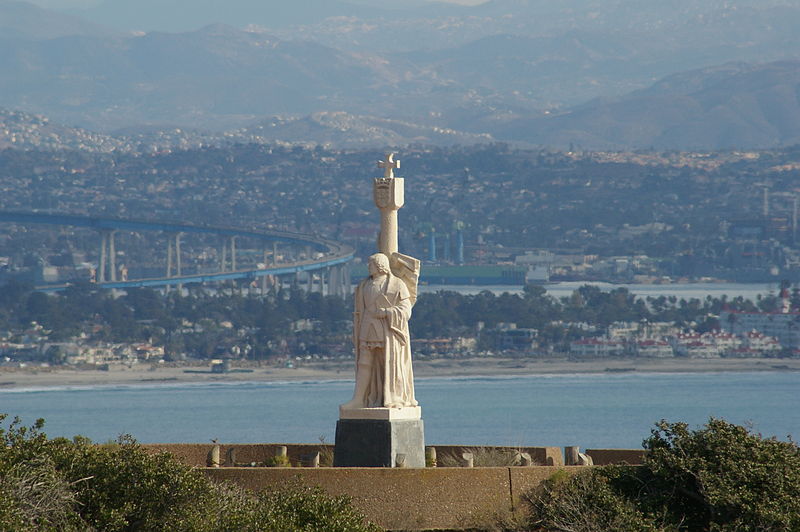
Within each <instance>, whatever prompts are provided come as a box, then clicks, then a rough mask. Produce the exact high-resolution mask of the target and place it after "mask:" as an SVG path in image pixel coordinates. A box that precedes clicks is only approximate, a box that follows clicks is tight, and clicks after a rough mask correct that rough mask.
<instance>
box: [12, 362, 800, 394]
mask: <svg viewBox="0 0 800 532" xmlns="http://www.w3.org/2000/svg"><path fill="white" fill-rule="evenodd" d="M232 369H233V371H232V372H230V373H226V374H219V373H211V371H210V369H209V366H208V365H183V366H177V367H176V366H166V367H165V366H164V365H158V364H155V365H149V364H138V365H134V366H132V367H128V366H123V365H117V366H115V365H112V366H110V367H109V369H108V371H102V370H92V369H71V368H22V369H16V368H0V391H1V390H9V389H20V388H49V387H56V386H102V385H116V384H126V385H136V384H141V385H149V384H158V383H164V384H166V383H184V382H278V381H309V380H311V381H313V380H334V379H345V380H347V379H353V362H352V360H351V361H313V362H311V361H309V362H305V361H304V362H300V363H298V367H295V368H286V367H276V366H271V365H268V364H266V363H264V364H262V365H257V364H248V365H243V366H239V367H237V366H236V364H234V365H233V368H232ZM741 371H800V359H775V358H762V359H758V358H747V359H685V358H669V359H641V358H639V359H632V358H613V359H612V358H608V359H592V360H582V361H575V360H570V359H567V358H547V359H538V358H537V359H518V358H517V359H515V358H498V357H493V358H463V359H434V360H417V361H415V362H414V372H415V375H416V377H417V378H426V377H479V376H519V375H569V374H590V373H629V372H636V373H697V372H741Z"/></svg>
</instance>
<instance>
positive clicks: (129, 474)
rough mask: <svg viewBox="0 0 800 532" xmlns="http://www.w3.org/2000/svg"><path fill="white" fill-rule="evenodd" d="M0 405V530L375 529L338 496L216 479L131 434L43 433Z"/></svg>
mask: <svg viewBox="0 0 800 532" xmlns="http://www.w3.org/2000/svg"><path fill="white" fill-rule="evenodd" d="M5 419H6V416H5V415H3V414H0V530H3V531H6V530H8V531H16V530H26V531H27V530H59V531H62V530H63V531H72V530H103V531H134V530H135V531H156V530H158V531H161V530H170V531H187V532H188V531H192V532H204V531H209V532H211V531H214V532H216V531H230V532H234V531H236V532H238V531H261V530H271V531H273V530H274V531H278V532H280V531H308V532H313V531H323V530H324V531H331V532H361V531H365V532H366V531H369V532H373V531H375V530H378V529H377V528H376V527H375V526H373V525H368V524H365V523H364V517H363V516H362V515H361V514H360V513H359V512H357V511H356V510H355V509H353V507H352V506H350V502H349V500H348V499H347V498H345V497H329V496H327V495H325V494H324V493H323V492H322V491H321V490H319V489H315V488H308V487H302V486H300V485H297V486H293V487H291V488H289V489H284V490H280V491H265V492H263V493H260V494H256V493H253V492H249V491H246V490H243V489H241V488H238V487H235V486H231V485H225V484H223V485H220V484H215V483H213V482H211V481H210V480H208V478H207V477H205V476H204V475H203V474H202V473H200V472H198V471H196V470H194V469H192V468H190V467H188V466H185V465H183V464H181V463H180V462H178V461H177V460H176V459H175V458H174V457H172V456H171V455H169V454H151V453H148V452H146V451H145V450H144V449H142V448H141V446H139V445H138V444H137V443H136V441H134V440H133V439H132V438H131V437H129V436H124V437H121V438H120V439H119V440H118V441H117V442H116V443H110V444H105V445H93V444H92V443H91V442H90V441H89V440H88V439H86V438H80V437H76V438H75V439H74V440H73V441H70V440H67V439H64V438H56V439H52V440H50V439H48V438H47V436H46V435H45V434H44V433H42V432H41V428H42V426H43V422H42V421H41V420H39V421H37V422H36V424H35V425H34V426H32V427H30V428H28V427H24V426H22V425H21V424H20V422H19V420H18V419H15V420H14V421H13V422H11V424H10V425H9V427H8V429H3V428H2V424H1V423H2V422H3V421H4V420H5Z"/></svg>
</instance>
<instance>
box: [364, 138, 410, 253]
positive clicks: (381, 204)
mask: <svg viewBox="0 0 800 532" xmlns="http://www.w3.org/2000/svg"><path fill="white" fill-rule="evenodd" d="M378 168H383V177H376V178H375V179H374V181H373V183H372V195H373V198H374V200H375V206H376V207H378V210H380V213H381V233H380V236H379V237H378V251H380V252H381V253H383V254H384V255H386V256H387V257H391V256H392V255H393V254H395V253H397V251H398V250H397V211H398V210H400V208H401V207H402V206H403V202H404V201H405V198H404V197H403V192H404V180H403V178H402V177H395V176H394V171H395V170H397V169H399V168H400V161H396V160H394V154H393V153H389V154H387V155H386V159H385V160H383V161H379V162H378Z"/></svg>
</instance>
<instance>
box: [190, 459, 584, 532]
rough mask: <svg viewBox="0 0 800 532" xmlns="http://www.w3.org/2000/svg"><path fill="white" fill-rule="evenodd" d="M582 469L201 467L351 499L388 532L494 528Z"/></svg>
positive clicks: (263, 484) (252, 482)
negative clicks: (552, 481)
mask: <svg viewBox="0 0 800 532" xmlns="http://www.w3.org/2000/svg"><path fill="white" fill-rule="evenodd" d="M582 469H585V468H583V467H580V466H561V467H558V466H533V467H477V468H458V467H437V468H424V469H388V468H375V467H337V468H327V467H326V468H260V467H259V468H250V467H243V468H239V467H219V468H203V472H205V474H206V475H208V476H209V477H210V478H211V479H213V480H214V481H218V482H223V481H228V482H233V483H235V484H238V485H239V486H242V487H245V488H247V489H252V490H261V489H264V488H268V487H275V486H285V485H290V484H291V483H292V482H300V483H303V484H307V485H312V486H320V487H321V488H322V489H323V490H324V491H325V492H327V493H329V494H331V495H348V496H349V497H350V498H351V499H352V502H353V505H354V506H356V507H357V508H359V509H360V510H361V511H362V512H364V514H365V515H366V516H367V519H369V520H370V521H372V522H374V523H377V524H378V525H380V526H382V527H384V528H387V529H389V530H436V529H446V530H458V529H469V528H483V527H488V526H490V525H492V524H493V523H496V519H497V517H498V516H506V515H508V514H510V513H511V512H513V511H514V509H516V508H519V506H520V496H521V495H522V494H523V493H525V492H526V491H528V490H529V489H531V488H533V487H535V486H537V485H539V484H540V483H541V482H542V481H543V480H545V479H547V478H549V477H550V476H551V475H553V473H555V472H556V471H560V470H564V471H567V472H568V473H570V474H574V473H576V472H578V471H580V470H582Z"/></svg>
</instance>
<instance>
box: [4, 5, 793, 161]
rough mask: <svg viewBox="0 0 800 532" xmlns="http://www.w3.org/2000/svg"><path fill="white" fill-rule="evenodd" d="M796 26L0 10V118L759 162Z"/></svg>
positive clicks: (612, 8)
mask: <svg viewBox="0 0 800 532" xmlns="http://www.w3.org/2000/svg"><path fill="white" fill-rule="evenodd" d="M208 22H222V23H224V24H212V25H209V26H203V25H204V24H206V23H208ZM200 26H203V27H200ZM245 27H247V31H244V30H243V29H242V28H245ZM797 27H800V6H798V5H796V2H790V1H778V0H763V1H761V2H755V1H752V0H731V1H727V2H722V1H716V0H712V1H709V2H702V3H698V2H694V1H689V0H664V1H662V2H656V1H654V0H646V1H640V2H633V1H630V0H607V1H600V0H565V1H564V2H548V1H545V0H492V1H490V2H487V3H485V4H482V5H478V6H473V7H467V6H459V5H453V4H435V3H430V2H422V1H418V2H407V1H404V2H399V1H397V2H390V1H386V2H382V3H381V4H380V7H376V6H375V5H374V3H370V2H356V1H350V2H346V1H343V0H296V1H295V2H292V3H282V2H257V1H255V0H233V1H232V2H229V3H225V4H222V3H219V2H214V1H212V0H197V1H195V0H192V1H189V0H158V1H156V0H142V1H139V2H131V1H130V0H106V1H105V2H104V3H102V4H100V5H98V6H96V7H94V8H91V9H89V10H84V11H80V12H78V11H73V12H71V13H69V14H66V13H59V12H56V11H52V10H45V9H41V8H38V7H35V6H33V5H32V4H28V3H25V2H17V1H10V0H0V72H2V74H1V75H0V107H2V108H5V109H11V110H20V111H25V112H28V113H37V114H41V115H46V116H48V117H50V118H51V119H52V121H53V122H58V123H63V124H67V125H70V126H76V127H80V128H87V129H89V130H94V131H98V132H102V133H112V132H114V131H115V130H119V129H125V130H126V131H128V132H130V131H137V130H138V131H148V132H152V131H154V130H158V129H165V130H174V129H175V128H181V129H182V130H186V129H189V130H191V129H199V130H203V131H205V133H203V135H209V136H211V137H214V136H215V135H217V134H220V133H222V132H229V133H230V132H231V131H234V132H236V136H237V137H236V138H258V139H262V140H263V139H266V138H267V137H271V138H276V139H280V140H286V141H291V142H323V143H331V144H334V145H336V144H341V145H346V146H352V145H359V144H363V143H366V144H368V145H376V144H379V143H385V144H404V143H408V142H433V143H457V142H473V141H485V140H488V139H499V140H510V141H520V142H525V143H532V144H538V145H547V146H553V147H563V146H566V145H568V144H570V143H573V144H578V145H581V146H583V147H585V148H604V149H605V148H625V147H650V146H652V147H656V148H683V147H686V148H689V147H698V148H704V149H705V148H714V147H734V146H737V147H748V146H753V147H762V146H774V145H779V144H786V143H793V142H798V133H797V129H796V127H795V126H794V124H795V123H800V122H798V121H797V120H796V119H795V117H796V116H797V113H798V111H797V109H798V87H799V86H800V85H799V84H798V79H799V78H800V76H798V72H800V64H798V62H797V61H796V59H797V58H798V57H800V32H797V31H796V28H797ZM110 28H113V29H110ZM154 29H160V30H165V31H171V32H175V33H167V32H165V31H150V32H149V33H143V32H132V31H131V30H154ZM719 65H722V66H719ZM264 124H269V127H265V126H264ZM0 134H2V131H0Z"/></svg>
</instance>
